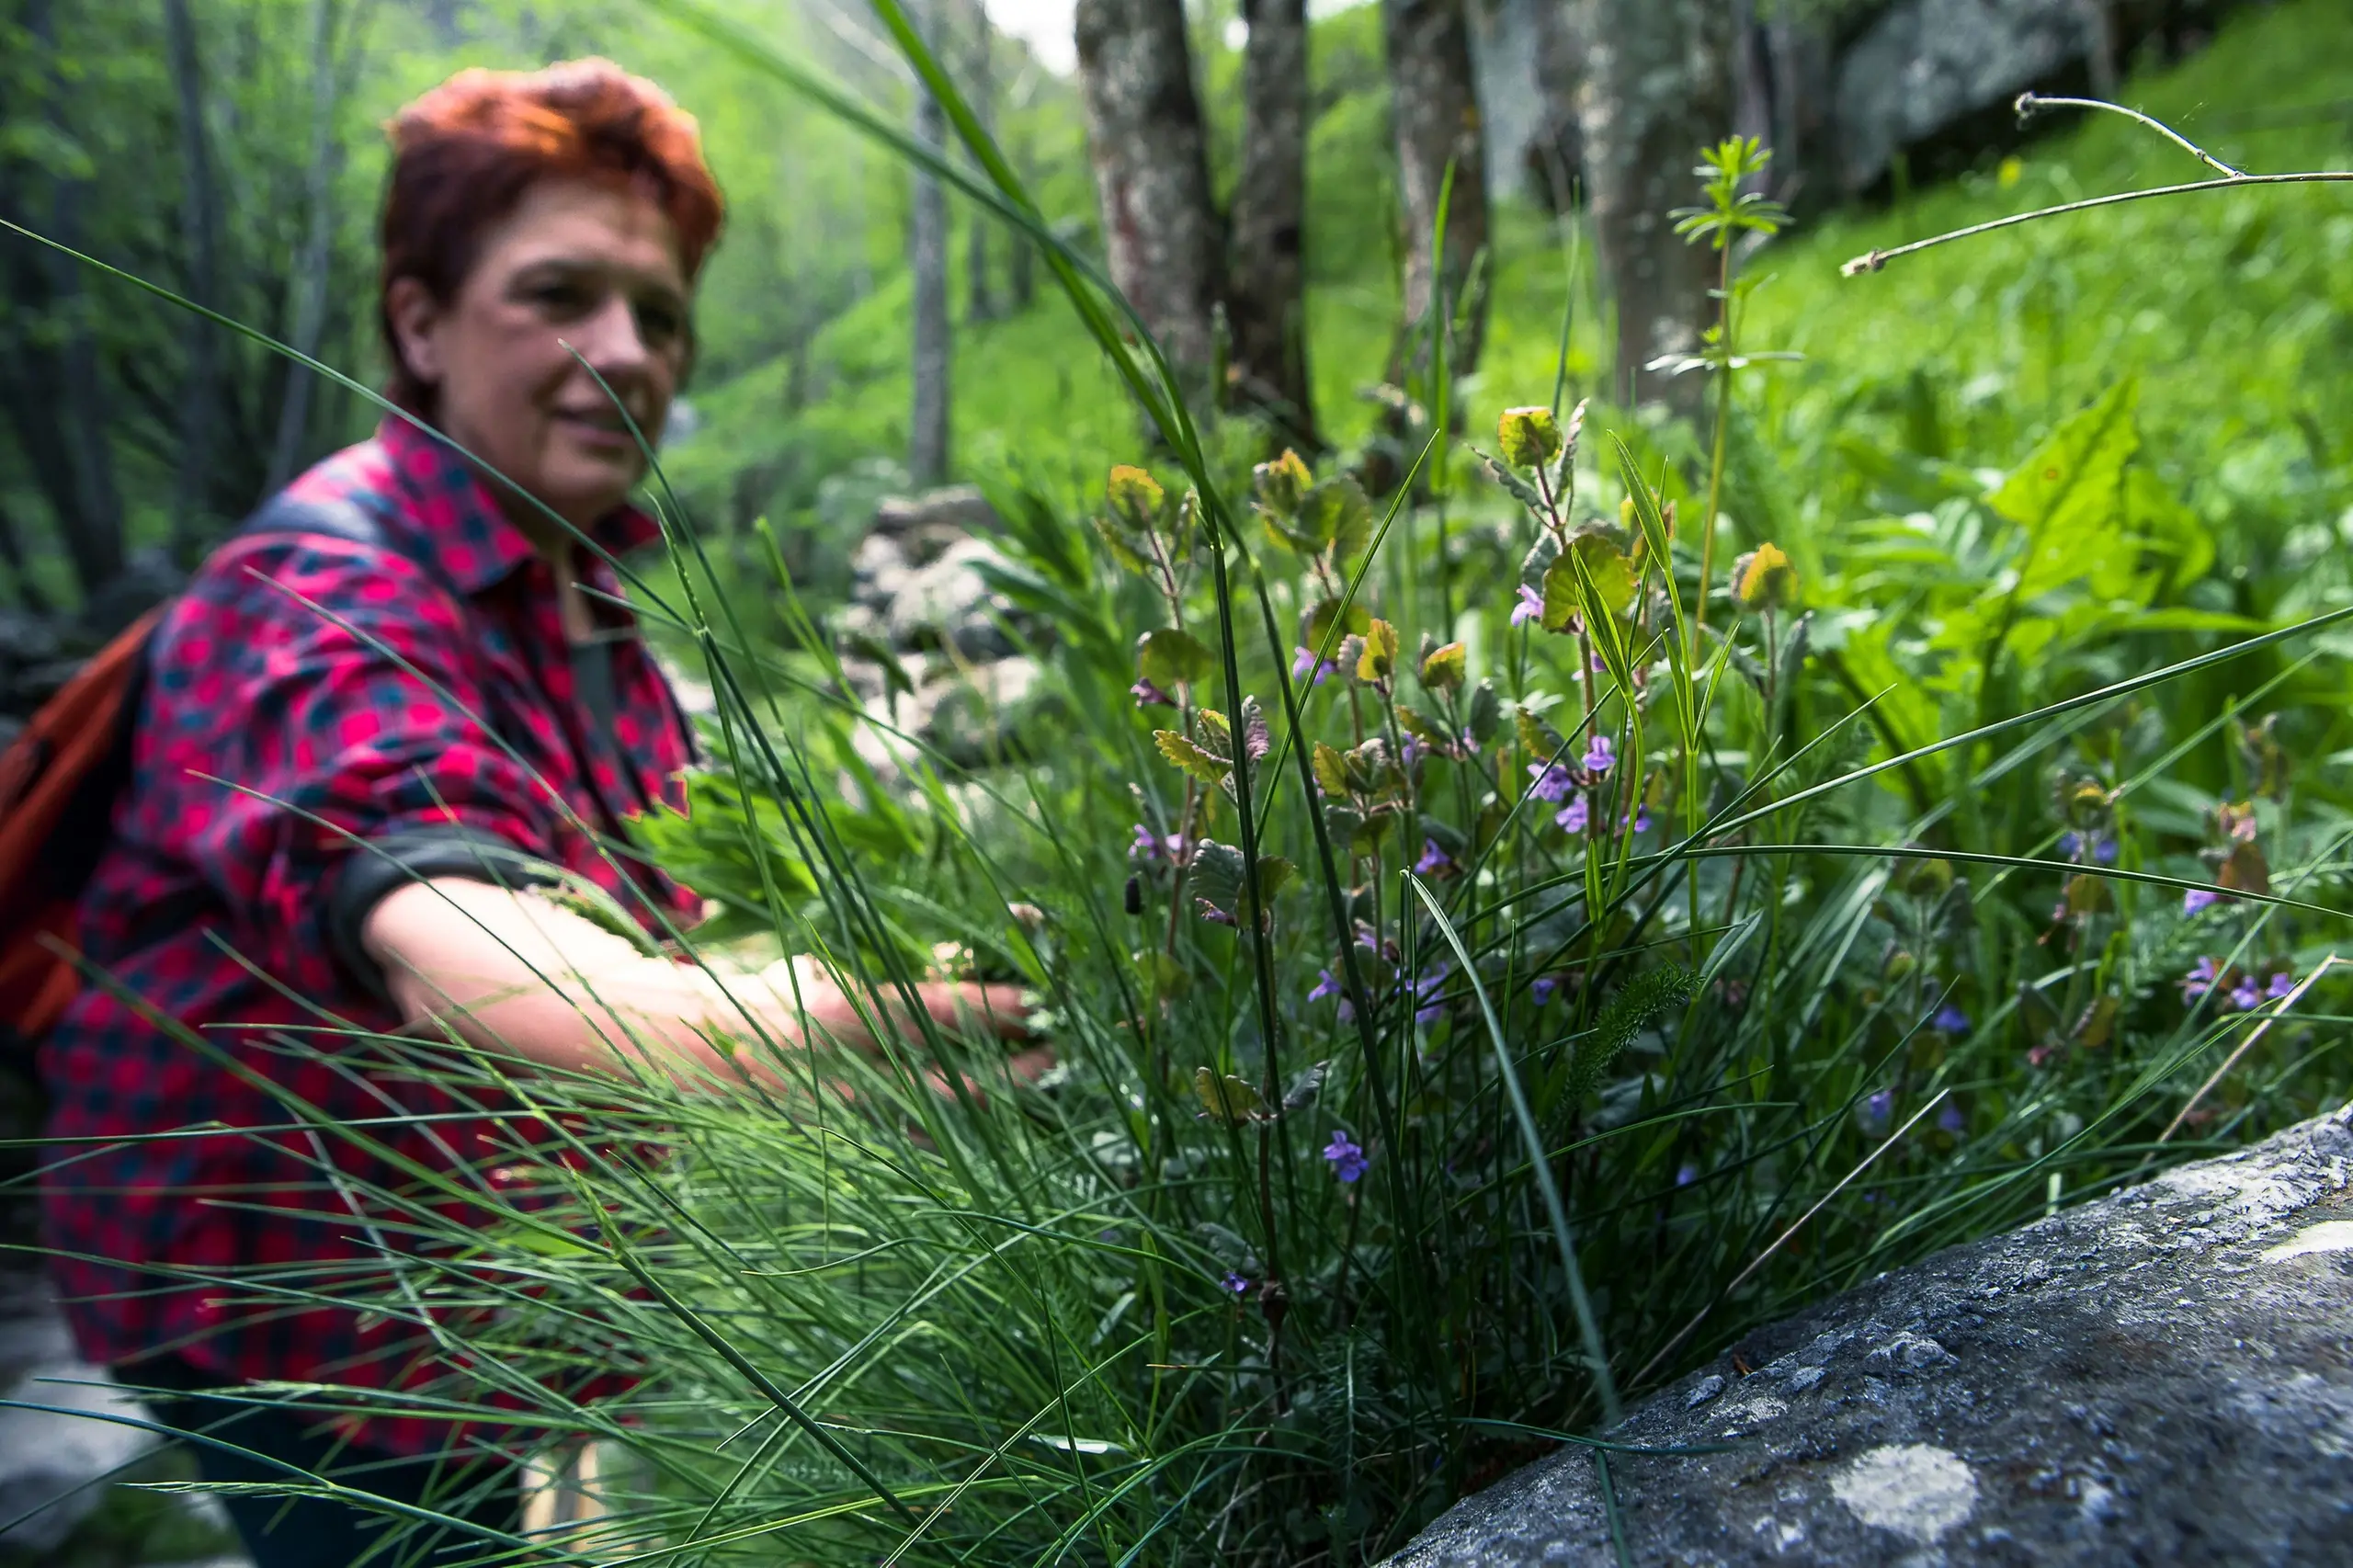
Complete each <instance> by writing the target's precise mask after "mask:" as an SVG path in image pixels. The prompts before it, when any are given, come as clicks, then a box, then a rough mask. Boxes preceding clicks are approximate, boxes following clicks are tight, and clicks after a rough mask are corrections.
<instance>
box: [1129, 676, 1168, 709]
mask: <svg viewBox="0 0 2353 1568" xmlns="http://www.w3.org/2000/svg"><path fill="white" fill-rule="evenodd" d="M1128 695H1129V696H1130V697H1132V698H1134V699H1136V706H1137V707H1139V708H1151V707H1154V706H1158V707H1161V708H1174V707H1176V699H1175V698H1173V697H1171V696H1169V695H1168V694H1167V693H1166V692H1165V691H1163V690H1161V689H1160V688H1159V687H1156V686H1154V685H1153V684H1152V682H1150V681H1148V680H1140V681H1138V682H1136V683H1135V685H1133V686H1131V687H1128Z"/></svg>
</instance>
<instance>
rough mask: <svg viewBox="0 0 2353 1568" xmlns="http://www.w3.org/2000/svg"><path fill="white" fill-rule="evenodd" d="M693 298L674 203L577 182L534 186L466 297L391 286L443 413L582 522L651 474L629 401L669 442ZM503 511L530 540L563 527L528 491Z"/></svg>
mask: <svg viewBox="0 0 2353 1568" xmlns="http://www.w3.org/2000/svg"><path fill="white" fill-rule="evenodd" d="M690 302H691V297H690V293H689V285H688V282H687V278H686V270H685V268H684V267H681V266H680V264H679V259H678V241H677V234H676V230H675V229H674V228H673V226H672V224H671V222H670V220H669V219H668V218H667V217H666V216H665V215H664V213H663V211H662V210H661V209H660V208H659V207H656V206H655V205H654V203H653V202H651V201H649V200H647V199H645V198H643V197H642V196H638V195H635V194H633V193H631V192H628V191H621V190H614V189H611V188H609V187H605V186H600V185H593V184H589V183H587V182H585V181H574V180H549V181H543V182H541V183H540V184H539V185H535V186H533V187H531V188H530V189H529V191H528V192H526V193H525V195H524V198H523V200H522V202H521V204H520V205H518V206H517V208H516V210H515V211H514V212H513V213H512V214H511V215H509V216H508V218H507V219H506V222H503V223H501V224H500V225H498V227H497V228H495V229H494V230H493V231H491V233H490V234H489V235H488V236H487V237H486V239H485V240H484V242H483V249H482V254H481V255H480V256H478V257H477V258H476V259H475V261H474V265H473V270H472V272H470V273H468V274H467V276H466V278H465V281H464V282H463V283H461V284H460V285H459V288H458V292H457V297H456V298H455V299H452V300H447V301H439V300H435V299H433V298H432V297H431V295H430V294H429V293H427V292H426V289H425V286H424V285H423V284H421V283H419V282H418V281H417V280H416V279H415V278H397V279H395V280H394V281H393V283H392V287H391V290H390V291H389V292H388V294H387V296H386V304H387V307H388V310H389V313H390V315H391V319H392V330H393V333H394V335H396V337H397V338H398V340H399V342H400V346H401V352H402V355H403V357H404V358H405V359H406V361H407V363H408V367H409V369H410V370H411V371H412V372H413V373H414V374H415V376H416V377H417V378H418V379H419V380H420V381H424V382H426V384H427V385H429V386H431V387H432V388H433V389H434V395H435V399H436V407H435V411H434V412H435V415H436V423H438V425H439V426H440V427H441V428H442V430H443V431H444V432H446V433H447V434H448V435H449V437H451V438H452V439H454V440H456V441H457V442H459V443H460V445H462V446H463V447H465V448H466V449H468V450H469V451H472V453H474V454H475V455H476V456H477V457H479V458H481V459H482V460H483V461H484V462H485V463H487V464H488V465H489V466H490V467H492V468H494V469H495V470H497V471H498V472H500V473H503V474H505V475H506V477H507V478H508V479H511V480H513V481H514V482H515V483H516V484H517V485H519V486H520V487H521V488H522V489H524V490H525V491H528V492H529V494H532V495H535V496H537V497H538V498H539V499H540V500H541V501H543V502H545V503H546V504H547V505H548V506H551V507H552V508H553V509H554V510H555V511H556V512H557V513H559V514H560V515H561V516H562V517H563V518H564V520H565V521H566V522H569V523H571V524H572V525H573V526H574V527H575V528H586V527H587V526H588V525H589V524H590V523H593V522H595V521H596V520H597V518H598V517H603V516H604V515H605V514H606V513H608V512H609V511H611V510H612V509H613V508H614V507H615V506H620V504H621V503H622V502H623V501H624V500H626V499H627V498H628V496H629V493H630V490H631V487H632V486H634V485H635V484H636V483H637V482H638V480H639V478H640V477H642V475H643V473H644V472H645V460H644V458H643V456H642V454H641V453H640V451H639V450H638V445H637V442H636V440H635V439H634V438H633V437H631V435H630V432H629V426H628V424H627V423H626V422H625V421H624V420H623V419H622V418H621V414H620V409H621V408H626V409H627V410H628V411H629V415H630V417H631V419H634V420H635V421H636V422H637V426H638V428H639V429H640V430H642V431H643V432H644V435H645V438H646V440H647V441H648V442H649V443H651V442H654V441H658V440H659V439H661V436H662V423H663V420H664V419H665V417H666V416H667V415H668V414H669V411H670V399H671V397H672V396H673V394H675V393H676V391H677V386H678V378H679V376H680V375H681V374H682V373H683V372H684V371H685V369H686V365H687V359H688V352H689V348H690V334H689V330H688V328H689V323H688V307H689V305H690ZM575 350H576V351H577V352H576V353H575V352H574V351H575ZM591 369H593V370H594V371H595V374H594V375H592V374H590V371H591ZM598 376H601V377H603V378H604V381H605V382H606V385H607V386H609V387H610V388H611V389H612V391H611V394H610V395H608V394H607V392H606V391H605V388H604V387H600V386H598V385H597V377H598ZM616 398H618V399H619V401H620V408H616V407H615V406H614V402H615V399H616ZM506 509H507V512H508V515H509V516H510V517H513V518H514V520H515V521H516V522H517V525H518V526H520V527H521V528H523V529H524V531H526V532H527V533H529V534H530V535H531V536H532V537H533V538H534V539H538V540H542V541H547V540H550V539H551V536H554V535H556V534H558V533H560V531H561V530H558V529H555V528H553V527H552V525H550V524H549V523H548V522H547V520H546V518H545V517H543V516H541V515H540V514H539V513H538V511H537V509H536V508H534V507H532V506H529V504H528V503H526V502H523V501H520V500H519V499H517V498H515V497H512V496H509V497H507V508H506Z"/></svg>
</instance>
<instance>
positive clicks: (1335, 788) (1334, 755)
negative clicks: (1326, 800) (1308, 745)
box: [1313, 741, 1348, 800]
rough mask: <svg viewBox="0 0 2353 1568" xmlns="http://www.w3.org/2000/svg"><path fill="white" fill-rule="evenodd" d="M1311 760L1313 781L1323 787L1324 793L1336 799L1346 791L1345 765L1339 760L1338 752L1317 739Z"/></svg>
mask: <svg viewBox="0 0 2353 1568" xmlns="http://www.w3.org/2000/svg"><path fill="white" fill-rule="evenodd" d="M1313 761H1314V764H1315V782H1316V783H1317V784H1318V785H1320V786H1322V787H1323V790H1324V793H1325V794H1326V795H1329V796H1330V797H1332V799H1334V800H1338V799H1340V798H1341V797H1342V796H1344V795H1346V794H1347V792H1348V775H1347V764H1346V763H1344V762H1343V761H1341V760H1340V754H1339V753H1338V752H1336V751H1335V750H1333V749H1332V748H1331V747H1330V746H1328V745H1325V744H1324V743H1323V742H1322V741H1318V742H1316V743H1315V751H1314V754H1313Z"/></svg>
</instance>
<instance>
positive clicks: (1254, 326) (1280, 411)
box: [1226, 0, 1320, 449]
mask: <svg viewBox="0 0 2353 1568" xmlns="http://www.w3.org/2000/svg"><path fill="white" fill-rule="evenodd" d="M1242 19H1243V21H1244V22H1245V24H1246V25H1247V26H1248V28H1249V29H1250V37H1249V42H1248V43H1247V45H1246V46H1245V50H1244V53H1243V59H1242V168H1241V173H1240V177H1239V179H1238V180H1237V182H1236V184H1235V186H1234V191H1233V271H1232V274H1231V278H1232V286H1231V289H1230V290H1229V291H1228V293H1227V296H1226V319H1227V320H1228V322H1230V323H1231V324H1232V327H1233V381H1234V387H1235V390H1236V391H1237V392H1239V393H1240V394H1241V397H1242V400H1243V401H1244V402H1245V403H1248V404H1250V405H1252V406H1255V407H1256V408H1258V409H1259V410H1261V411H1263V412H1264V413H1265V414H1267V415H1268V416H1269V417H1270V418H1271V419H1272V420H1273V422H1274V424H1275V426H1276V428H1277V429H1278V431H1279V432H1280V434H1281V436H1282V437H1283V438H1284V439H1286V440H1288V441H1290V442H1291V443H1292V444H1294V445H1298V446H1302V447H1306V448H1310V449H1313V448H1314V447H1316V446H1317V445H1319V444H1320V443H1319V442H1318V441H1317V439H1316V435H1315V405H1314V398H1313V392H1312V391H1311V387H1310V382H1309V381H1308V375H1307V296H1306V278H1305V271H1304V267H1303V263H1302V236H1303V234H1304V233H1305V229H1306V201H1307V5H1306V0H1242Z"/></svg>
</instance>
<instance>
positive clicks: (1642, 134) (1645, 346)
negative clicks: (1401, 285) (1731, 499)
mask: <svg viewBox="0 0 2353 1568" xmlns="http://www.w3.org/2000/svg"><path fill="white" fill-rule="evenodd" d="M1586 3H1587V4H1588V5H1589V6H1590V11H1589V13H1588V21H1587V24H1586V29H1585V33H1586V83H1585V87H1584V90H1583V92H1582V93H1581V95H1580V98H1579V102H1580V108H1581V113H1580V117H1579V118H1580V119H1582V121H1583V123H1584V126H1585V141H1586V178H1587V181H1588V183H1589V188H1590V189H1591V191H1592V193H1593V217H1594V230H1595V235H1596V239H1597V242H1598V248H1599V250H1600V253H1601V265H1602V270H1603V274H1604V275H1605V276H1606V277H1607V278H1608V280H1609V285H1610V289H1611V290H1612V291H1613V292H1614V293H1615V295H1616V296H1617V304H1618V363H1617V393H1618V396H1619V398H1620V401H1622V402H1627V403H1633V402H1639V401H1643V400H1644V399H1653V398H1665V400H1666V401H1667V402H1668V403H1669V404H1670V405H1671V406H1673V407H1675V408H1676V409H1677V411H1678V412H1681V413H1685V414H1696V413H1697V412H1698V410H1699V406H1700V402H1701V400H1702V398H1703V397H1704V395H1705V392H1706V381H1707V378H1706V377H1704V376H1699V375H1688V376H1677V377H1674V378H1671V379H1670V378H1668V377H1666V376H1665V375H1663V374H1661V373H1659V372H1656V371H1652V370H1648V369H1644V367H1645V366H1647V365H1648V364H1650V362H1651V361H1652V360H1654V359H1655V358H1658V357H1659V356H1661V355H1664V354H1677V353H1688V352H1690V351H1691V350H1693V349H1696V348H1697V347H1699V334H1700V332H1701V330H1702V329H1703V328H1704V327H1705V326H1706V325H1707V324H1708V323H1709V322H1710V321H1711V319H1712V318H1713V315H1714V312H1715V306H1714V301H1711V300H1710V299H1709V298H1708V290H1710V289H1711V288H1712V287H1714V285H1715V281H1716V273H1715V255H1714V253H1713V252H1712V251H1711V250H1709V249H1708V248H1707V247H1705V246H1703V245H1688V244H1684V243H1683V241H1682V239H1681V238H1680V237H1678V236H1677V234H1676V233H1675V223H1674V220H1673V219H1671V218H1670V217H1668V216H1667V214H1668V212H1669V211H1670V210H1672V209H1674V208H1677V207H1688V206H1689V205H1691V204H1692V202H1694V201H1695V200H1697V199H1698V198H1699V185H1698V182H1697V181H1696V180H1695V179H1694V178H1693V177H1692V174H1691V169H1692V165H1694V164H1695V163H1696V162H1697V158H1698V153H1699V149H1700V148H1701V146H1703V145H1705V144H1708V143H1711V142H1715V141H1717V140H1719V139H1720V138H1722V136H1723V135H1724V134H1725V133H1726V132H1727V131H1730V130H1731V129H1732V112H1733V103H1732V97H1733V92H1732V42H1733V37H1732V35H1733V16H1732V7H1731V6H1727V5H1725V4H1724V3H1723V0H1586Z"/></svg>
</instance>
